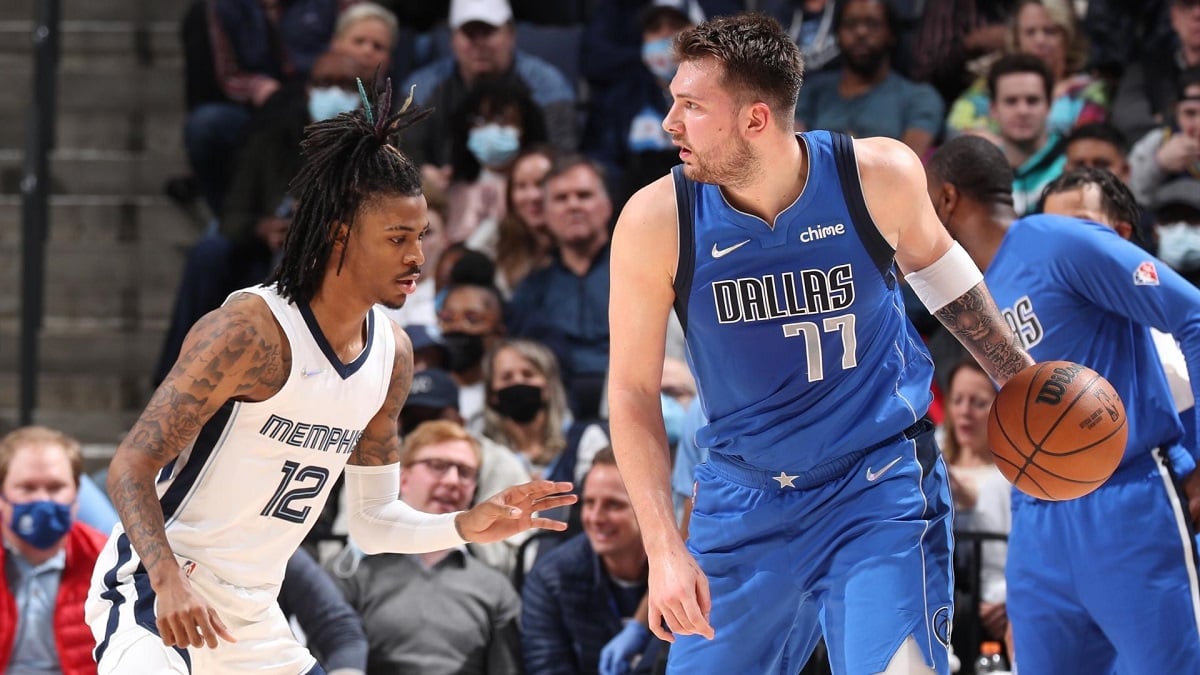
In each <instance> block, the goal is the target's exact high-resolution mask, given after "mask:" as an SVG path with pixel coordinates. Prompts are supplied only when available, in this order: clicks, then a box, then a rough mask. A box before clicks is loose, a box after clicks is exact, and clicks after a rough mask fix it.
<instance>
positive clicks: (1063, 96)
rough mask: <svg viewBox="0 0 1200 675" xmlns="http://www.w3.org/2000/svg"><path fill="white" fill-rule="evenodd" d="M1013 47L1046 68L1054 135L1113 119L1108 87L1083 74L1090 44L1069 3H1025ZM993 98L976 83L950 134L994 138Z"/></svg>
mask: <svg viewBox="0 0 1200 675" xmlns="http://www.w3.org/2000/svg"><path fill="white" fill-rule="evenodd" d="M1009 44H1010V52H1012V53H1018V54H1031V55H1033V56H1036V57H1038V58H1039V59H1041V60H1042V62H1043V63H1045V64H1046V68H1047V69H1048V71H1049V73H1050V79H1051V82H1052V87H1053V88H1052V91H1051V96H1050V101H1051V103H1050V112H1049V118H1048V119H1047V122H1046V123H1047V126H1048V127H1049V128H1050V130H1051V131H1053V132H1056V133H1058V134H1060V135H1063V136H1065V135H1066V134H1068V133H1070V132H1071V129H1073V128H1075V127H1077V126H1081V125H1084V124H1091V123H1093V122H1103V121H1104V120H1105V119H1106V118H1107V117H1108V106H1109V98H1108V89H1107V83H1106V82H1105V81H1104V80H1100V79H1097V78H1095V77H1092V76H1091V75H1089V74H1087V73H1086V72H1083V68H1084V64H1085V62H1086V59H1087V41H1086V39H1085V38H1084V35H1083V33H1082V32H1081V30H1080V27H1079V21H1078V19H1077V18H1076V16H1075V12H1074V10H1073V9H1072V8H1071V5H1070V3H1069V2H1068V1H1067V0H1022V2H1021V3H1020V5H1019V6H1018V9H1017V12H1016V15H1015V17H1014V20H1013V22H1012V32H1011V33H1010V35H1009ZM990 95H991V92H990V90H989V89H988V88H987V83H986V80H984V79H980V80H978V81H976V83H975V84H974V85H973V86H972V87H971V88H970V89H969V90H967V91H966V92H965V93H964V94H963V95H962V96H961V97H959V98H958V100H956V101H955V102H954V104H953V105H952V106H951V108H950V115H949V117H948V118H947V120H946V126H947V127H948V130H949V132H950V133H951V134H952V135H953V134H958V133H962V132H965V131H992V132H995V131H996V130H997V125H996V120H995V119H994V118H992V117H991V101H990V98H989V97H990Z"/></svg>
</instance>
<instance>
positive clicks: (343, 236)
mask: <svg viewBox="0 0 1200 675" xmlns="http://www.w3.org/2000/svg"><path fill="white" fill-rule="evenodd" d="M329 238H330V239H332V240H333V247H334V248H335V249H337V248H342V247H343V246H345V245H346V241H347V240H348V239H349V238H350V226H349V225H347V224H346V223H334V225H333V227H332V228H331V229H330V232H329Z"/></svg>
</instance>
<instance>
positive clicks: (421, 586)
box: [335, 421, 521, 675]
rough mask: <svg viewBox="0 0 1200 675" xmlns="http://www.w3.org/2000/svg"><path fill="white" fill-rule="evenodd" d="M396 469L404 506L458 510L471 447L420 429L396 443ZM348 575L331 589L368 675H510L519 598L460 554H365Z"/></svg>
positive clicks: (451, 435) (445, 429) (449, 432)
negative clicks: (354, 632) (340, 599)
mask: <svg viewBox="0 0 1200 675" xmlns="http://www.w3.org/2000/svg"><path fill="white" fill-rule="evenodd" d="M400 465H401V471H400V499H401V500H403V501H404V502H405V503H406V504H408V505H409V506H412V507H413V508H415V509H417V510H420V511H425V512H427V513H452V512H454V511H461V510H463V509H466V508H467V507H468V505H469V504H470V503H471V497H472V495H473V494H474V492H475V489H476V481H477V479H478V475H479V466H480V450H479V445H478V443H477V442H476V441H475V439H474V438H472V437H471V435H470V434H469V433H467V431H466V429H463V428H462V427H461V426H459V425H457V424H455V423H453V422H447V421H434V422H426V423H425V424H423V425H421V426H420V427H418V428H417V429H416V430H414V431H413V432H411V433H410V434H409V435H408V437H407V438H406V439H405V441H404V449H403V451H402V453H401V457H400ZM348 568H349V569H342V570H341V574H340V575H339V576H338V577H337V582H338V584H339V585H340V586H341V588H342V591H343V593H344V594H345V596H346V599H347V600H349V602H350V604H351V606H353V607H354V608H355V609H356V610H357V611H358V613H359V614H360V615H361V616H362V620H363V627H364V628H365V629H366V632H367V641H368V643H369V644H370V653H369V656H368V665H367V670H368V672H370V673H381V674H382V673H421V675H474V674H483V673H487V674H492V675H511V673H515V672H520V668H521V656H520V636H519V634H518V628H517V620H518V616H519V613H520V599H519V598H518V597H517V594H516V592H515V591H514V590H513V587H512V584H510V583H509V582H508V579H507V578H505V576H504V575H503V574H501V573H500V572H497V571H496V570H494V569H491V568H490V567H488V566H487V565H485V564H484V563H482V562H480V561H478V560H477V559H475V557H474V556H473V555H472V554H471V553H470V552H469V551H468V550H467V548H465V547H460V548H455V549H449V550H445V551H437V552H434V553H426V554H421V555H404V554H394V553H383V554H379V555H370V556H366V557H364V558H362V559H361V560H360V561H358V563H357V564H356V565H349V566H348ZM335 569H340V568H338V567H337V566H336V565H335Z"/></svg>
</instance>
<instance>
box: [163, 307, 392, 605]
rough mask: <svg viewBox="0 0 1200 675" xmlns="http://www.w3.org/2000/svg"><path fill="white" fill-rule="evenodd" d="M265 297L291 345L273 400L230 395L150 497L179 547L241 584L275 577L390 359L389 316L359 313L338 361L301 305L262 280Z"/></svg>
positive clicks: (373, 402) (320, 501)
mask: <svg viewBox="0 0 1200 675" xmlns="http://www.w3.org/2000/svg"><path fill="white" fill-rule="evenodd" d="M239 292H249V293H254V294H255V295H258V296H259V297H261V298H263V299H264V300H265V301H266V303H267V305H268V306H269V307H270V308H271V312H272V313H273V314H274V315H275V319H276V320H277V321H278V322H279V325H280V326H282V327H283V331H284V333H285V334H286V336H287V340H288V343H289V344H290V345H291V352H292V368H291V372H290V373H289V374H288V379H287V382H286V383H285V384H284V385H283V388H282V389H280V390H279V392H278V393H277V394H275V395H274V396H272V397H271V398H269V399H267V400H265V401H261V402H257V403H246V402H237V401H229V402H227V403H226V404H225V405H224V406H223V407H222V408H221V410H220V411H218V412H217V413H216V414H215V415H213V417H212V419H210V420H209V422H208V423H207V424H206V425H204V428H203V429H202V430H201V431H200V434H199V436H198V437H197V438H196V440H195V442H194V443H193V444H192V446H191V447H190V448H188V449H187V450H186V451H184V452H183V453H182V454H180V455H179V457H178V458H177V459H176V460H175V461H174V462H173V463H172V464H170V465H168V466H166V467H164V468H163V471H162V473H161V474H160V476H159V481H158V496H159V501H160V502H161V504H162V509H163V518H164V520H165V521H166V531H167V539H168V540H169V541H170V543H171V548H172V550H173V551H174V553H175V554H176V555H177V556H181V557H184V558H188V559H190V560H193V561H195V562H196V564H198V565H203V566H205V567H207V568H208V569H209V570H210V571H211V572H212V573H213V574H215V575H216V576H218V577H219V578H221V579H222V580H224V581H225V582H227V583H230V584H234V585H236V586H241V587H245V588H251V587H257V586H264V585H278V584H279V583H280V581H281V580H282V579H283V573H284V568H285V567H286V565H287V561H288V558H290V557H291V555H292V553H294V552H295V550H296V548H297V547H298V546H299V545H300V543H301V541H303V539H304V537H305V536H306V535H307V534H308V531H309V530H310V529H311V528H312V525H313V523H314V522H316V519H317V517H318V515H320V513H321V509H322V508H323V507H324V506H325V500H326V499H327V498H328V496H329V492H330V490H331V489H332V488H333V485H334V483H335V482H337V479H338V477H339V476H340V475H341V472H342V470H343V469H344V468H345V465H346V461H347V460H348V459H349V457H350V453H351V451H352V450H354V447H355V445H356V444H357V443H358V439H359V437H360V436H361V435H362V431H363V428H364V427H366V425H367V422H368V421H370V419H371V418H372V417H373V416H374V415H375V413H376V412H377V411H378V410H379V409H380V407H382V405H383V402H384V398H385V397H386V395H387V390H388V385H389V383H390V381H391V376H392V366H393V363H394V360H395V351H396V347H395V335H394V333H393V332H392V327H391V321H390V320H389V319H388V318H387V317H386V316H385V315H384V314H383V313H382V312H381V311H380V310H379V309H372V310H371V312H370V313H369V314H368V315H367V321H366V322H367V325H366V344H365V346H364V348H363V351H362V353H361V354H359V356H358V357H357V358H356V359H355V360H354V361H352V362H351V363H348V364H343V363H342V362H341V361H340V360H339V359H338V358H337V356H336V354H335V352H334V351H333V349H332V348H331V347H330V345H329V343H328V342H327V341H326V339H325V336H324V334H322V333H321V329H320V327H319V326H318V324H317V322H316V319H315V318H314V317H313V314H312V312H311V310H309V308H308V306H307V305H300V306H297V305H296V304H293V303H290V302H288V301H287V300H285V299H283V298H282V297H281V296H280V295H279V294H278V293H277V292H276V290H275V289H274V288H273V287H271V288H267V287H263V286H258V287H255V288H250V289H245V290H244V291H239Z"/></svg>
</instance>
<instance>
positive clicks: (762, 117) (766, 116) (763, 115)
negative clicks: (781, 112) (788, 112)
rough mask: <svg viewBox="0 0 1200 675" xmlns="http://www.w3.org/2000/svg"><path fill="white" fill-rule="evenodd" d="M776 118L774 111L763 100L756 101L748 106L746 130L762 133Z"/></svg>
mask: <svg viewBox="0 0 1200 675" xmlns="http://www.w3.org/2000/svg"><path fill="white" fill-rule="evenodd" d="M772 119H774V113H773V111H772V110H771V108H770V106H768V105H767V104H766V103H765V102H763V101H755V102H754V103H751V104H750V105H749V106H748V107H747V108H746V132H747V133H749V134H761V133H762V132H763V131H765V130H766V128H767V126H768V125H769V124H771V120H772Z"/></svg>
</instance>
